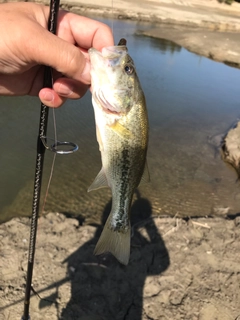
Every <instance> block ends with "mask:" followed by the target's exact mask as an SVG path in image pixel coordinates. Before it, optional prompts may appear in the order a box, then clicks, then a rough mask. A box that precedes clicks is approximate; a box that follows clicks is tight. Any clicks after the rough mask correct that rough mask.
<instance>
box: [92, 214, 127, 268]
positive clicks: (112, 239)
mask: <svg viewBox="0 0 240 320" xmlns="http://www.w3.org/2000/svg"><path fill="white" fill-rule="evenodd" d="M111 218H112V215H111V214H110V215H109V217H108V220H107V222H106V224H105V226H104V229H103V231H102V234H101V236H100V238H99V240H98V243H97V245H96V247H95V250H94V254H95V255H99V254H102V253H105V252H110V253H111V254H113V255H114V256H115V258H117V260H118V261H119V262H120V263H122V264H124V265H127V264H128V262H129V256H130V240H131V228H130V225H129V227H128V229H127V230H126V232H124V233H123V232H121V231H117V230H114V229H112V228H111V226H110V221H111Z"/></svg>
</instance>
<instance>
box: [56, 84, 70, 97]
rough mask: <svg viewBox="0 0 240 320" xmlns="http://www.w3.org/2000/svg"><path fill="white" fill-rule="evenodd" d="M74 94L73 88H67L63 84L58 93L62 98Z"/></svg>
mask: <svg viewBox="0 0 240 320" xmlns="http://www.w3.org/2000/svg"><path fill="white" fill-rule="evenodd" d="M72 92H73V90H72V88H70V87H69V86H66V85H65V84H64V83H61V84H60V85H59V88H58V89H57V93H58V94H59V95H62V96H70V94H71V93H72Z"/></svg>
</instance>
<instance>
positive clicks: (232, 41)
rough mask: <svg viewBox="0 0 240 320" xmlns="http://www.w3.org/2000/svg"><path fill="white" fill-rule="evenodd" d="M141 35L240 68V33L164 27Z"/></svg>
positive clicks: (158, 27)
mask: <svg viewBox="0 0 240 320" xmlns="http://www.w3.org/2000/svg"><path fill="white" fill-rule="evenodd" d="M139 34H140V35H145V36H150V37H154V38H160V39H167V40H170V41H173V42H175V43H176V44H178V45H180V46H182V47H184V48H186V49H187V50H189V51H191V52H193V53H196V54H199V55H201V56H205V57H207V58H210V59H212V60H215V61H219V62H223V63H225V64H227V65H229V66H232V67H237V68H239V67H240V41H239V33H234V32H217V31H210V30H203V29H200V28H194V29H189V28H186V27H182V26H171V27H170V26H166V25H162V26H157V27H155V28H153V29H151V30H148V31H144V32H141V31H139Z"/></svg>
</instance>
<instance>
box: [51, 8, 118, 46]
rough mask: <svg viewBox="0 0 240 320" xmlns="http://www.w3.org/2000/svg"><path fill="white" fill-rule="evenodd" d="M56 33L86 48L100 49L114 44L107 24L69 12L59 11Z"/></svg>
mask: <svg viewBox="0 0 240 320" xmlns="http://www.w3.org/2000/svg"><path fill="white" fill-rule="evenodd" d="M57 35H58V37H60V38H62V39H64V40H66V41H68V42H71V43H77V45H78V46H79V47H80V48H83V49H86V50H88V49H89V48H91V47H94V48H96V49H97V50H101V49H102V48H103V47H108V46H113V45H114V39H113V34H112V30H111V29H110V27H109V26H107V25H106V24H104V23H102V22H100V21H97V20H93V19H90V18H87V17H80V16H79V15H76V14H74V13H71V12H65V11H60V12H59V25H58V30H57Z"/></svg>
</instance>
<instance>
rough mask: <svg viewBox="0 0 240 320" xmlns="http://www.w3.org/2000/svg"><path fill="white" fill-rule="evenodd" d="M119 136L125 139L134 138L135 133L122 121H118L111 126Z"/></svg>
mask: <svg viewBox="0 0 240 320" xmlns="http://www.w3.org/2000/svg"><path fill="white" fill-rule="evenodd" d="M109 128H110V129H112V130H113V131H114V132H115V133H116V134H117V135H118V136H120V137H121V138H124V139H129V138H133V134H132V132H131V131H129V130H128V129H126V128H125V127H124V126H123V125H122V124H121V123H119V122H118V121H116V122H115V123H114V124H112V125H110V126H109Z"/></svg>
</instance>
